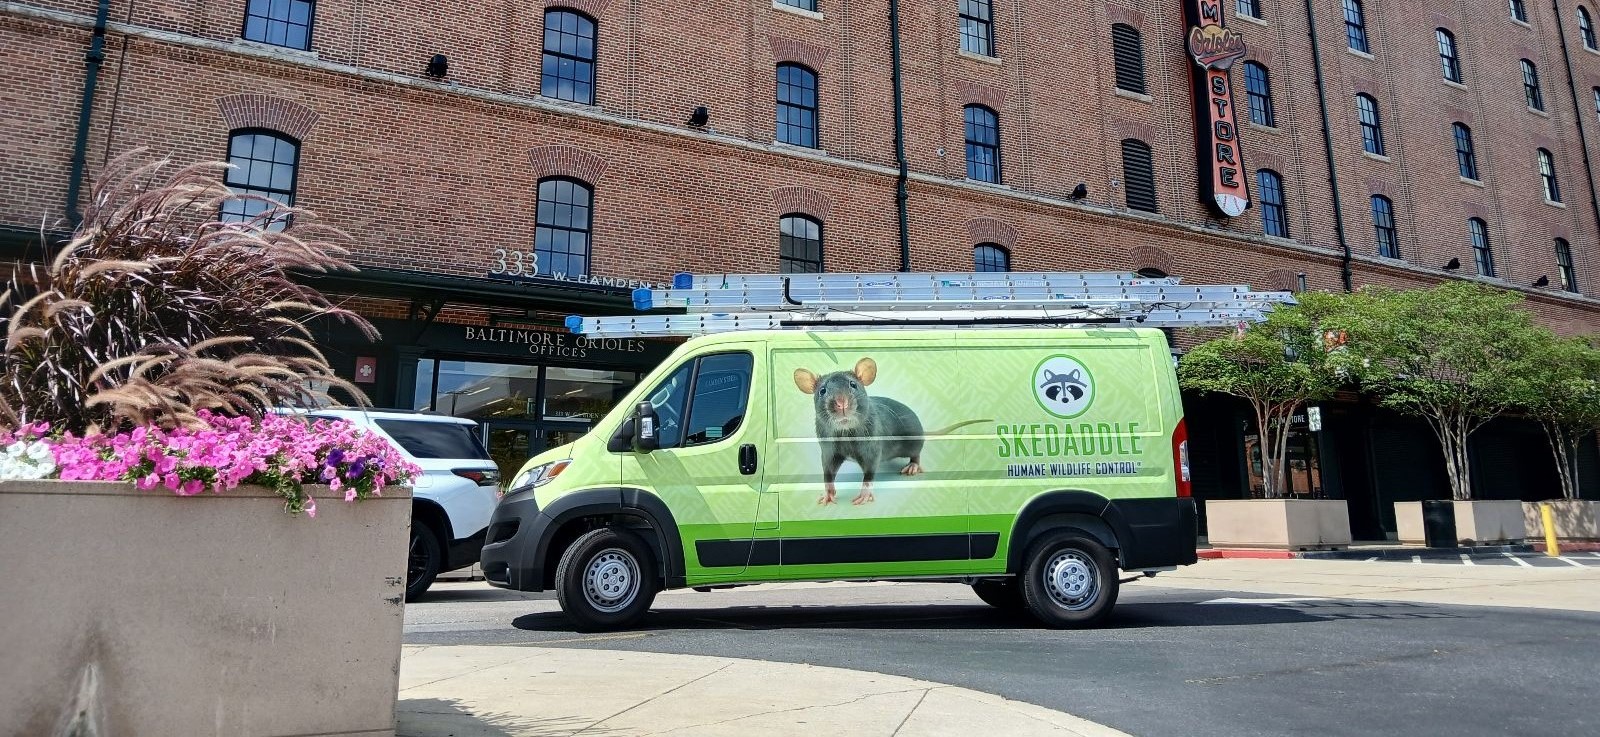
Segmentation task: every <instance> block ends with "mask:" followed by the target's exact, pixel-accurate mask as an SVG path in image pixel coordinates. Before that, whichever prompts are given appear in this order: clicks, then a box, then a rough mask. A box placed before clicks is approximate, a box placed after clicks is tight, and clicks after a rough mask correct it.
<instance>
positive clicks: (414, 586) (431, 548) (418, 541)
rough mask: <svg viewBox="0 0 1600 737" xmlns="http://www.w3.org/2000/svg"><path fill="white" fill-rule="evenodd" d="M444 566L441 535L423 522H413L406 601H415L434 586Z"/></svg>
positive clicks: (407, 570) (408, 558)
mask: <svg viewBox="0 0 1600 737" xmlns="http://www.w3.org/2000/svg"><path fill="white" fill-rule="evenodd" d="M443 565H444V546H443V545H440V544H439V535H438V534H437V533H435V532H434V531H433V528H432V527H429V526H428V525H427V523H425V522H423V521H422V520H419V519H416V518H412V520H411V548H410V554H409V555H408V556H407V562H406V601H415V600H416V598H417V597H419V596H421V595H422V592H424V591H427V590H428V587H429V586H432V585H433V579H434V577H435V576H438V575H439V568H440V567H441V566H443Z"/></svg>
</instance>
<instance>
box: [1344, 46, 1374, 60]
mask: <svg viewBox="0 0 1600 737" xmlns="http://www.w3.org/2000/svg"><path fill="white" fill-rule="evenodd" d="M1344 50H1345V51H1348V52H1350V53H1351V54H1352V55H1355V56H1359V57H1361V58H1363V59H1366V60H1367V61H1377V60H1378V57H1376V56H1373V55H1372V54H1370V53H1367V52H1365V51H1356V50H1355V49H1352V48H1350V47H1349V46H1346V47H1344Z"/></svg>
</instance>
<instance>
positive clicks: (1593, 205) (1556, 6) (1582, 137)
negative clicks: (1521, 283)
mask: <svg viewBox="0 0 1600 737" xmlns="http://www.w3.org/2000/svg"><path fill="white" fill-rule="evenodd" d="M1550 7H1551V9H1552V10H1554V11H1555V14H1556V38H1557V39H1559V40H1560V41H1561V61H1562V63H1563V64H1564V65H1565V66H1566V68H1567V89H1568V90H1569V91H1570V92H1572V115H1573V122H1574V123H1576V124H1577V125H1578V146H1579V147H1580V149H1581V151H1582V152H1583V171H1584V173H1585V174H1588V175H1589V208H1590V209H1591V210H1592V211H1593V212H1594V221H1595V224H1596V226H1597V227H1600V200H1596V199H1595V191H1594V190H1595V187H1594V166H1593V165H1592V164H1590V162H1589V136H1588V135H1587V134H1585V133H1584V132H1583V103H1582V101H1581V100H1580V99H1579V97H1578V80H1577V78H1576V77H1574V76H1573V74H1572V54H1571V53H1570V52H1569V51H1568V50H1567V29H1566V25H1565V24H1563V23H1562V22H1561V3H1560V2H1558V1H1557V0H1551V2H1550ZM1597 102H1600V101H1597Z"/></svg>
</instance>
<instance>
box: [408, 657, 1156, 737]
mask: <svg viewBox="0 0 1600 737" xmlns="http://www.w3.org/2000/svg"><path fill="white" fill-rule="evenodd" d="M619 636H625V635H597V636H594V637H593V638H584V639H593V640H595V641H600V642H603V641H604V640H605V639H607V638H615V637H619ZM396 711H397V715H398V718H399V729H398V730H397V732H396V734H397V735H398V737H447V736H448V737H531V736H533V735H539V736H540V737H544V736H546V735H551V736H553V735H571V734H577V733H580V732H581V733H582V734H584V735H595V736H596V737H618V736H620V735H657V734H674V735H730V736H731V735H738V736H740V737H743V736H744V735H789V734H794V735H801V734H804V735H827V734H848V735H868V736H870V735H882V736H883V737H889V736H890V735H894V736H895V737H918V736H923V737H934V736H943V735H951V736H954V735H962V736H963V737H965V736H967V735H974V734H993V735H1006V736H1007V737H1030V736H1032V735H1054V736H1056V737H1127V735H1126V734H1125V733H1123V732H1119V731H1116V730H1114V729H1110V728H1108V727H1103V726H1100V725H1098V724H1095V723H1093V722H1088V721H1085V720H1083V719H1079V718H1078V717H1075V716H1072V715H1070V714H1064V713H1062V712H1058V711H1052V710H1050V709H1045V708H1043V707H1039V706H1034V705H1032V704H1026V703H1023V702H1020V701H1011V700H1008V699H1004V698H1001V697H999V696H993V695H990V694H985V693H980V692H977V691H971V690H968V689H964V688H957V687H955V686H946V685H943V684H938V683H930V682H928V681H919V680H915V679H911V678H901V677H899V676H889V675H882V674H878V673H867V672H863V671H852V670H843V669H839V668H823V667H817V666H809V665H795V664H789V663H769V662H763V661H757V660H741V659H735V658H717V657H704V656H698V655H663V654H657V653H639V652H618V651H610V650H589V649H579V648H542V647H522V646H495V647H477V646H468V645H455V646H419V645H407V646H406V647H405V651H404V656H403V658H402V660H401V664H400V705H399V708H398V709H397V710H396Z"/></svg>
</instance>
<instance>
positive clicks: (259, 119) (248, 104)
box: [217, 94, 318, 141]
mask: <svg viewBox="0 0 1600 737" xmlns="http://www.w3.org/2000/svg"><path fill="white" fill-rule="evenodd" d="M217 108H218V109H219V110H220V111H221V112H222V119H223V120H225V121H227V123H228V129H229V130H238V129H240V128H266V129H268V130H275V131H278V132H279V133H285V134H288V135H290V136H293V137H294V138H295V140H299V141H304V140H305V139H306V137H307V136H309V135H311V127H312V126H314V125H316V124H317V117H318V116H317V111H315V110H312V109H311V108H309V107H306V106H305V105H301V104H300V103H298V102H295V101H293V100H286V99H284V98H282V97H273V96H271V95H260V94H242V95H227V96H225V97H219V98H217Z"/></svg>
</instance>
